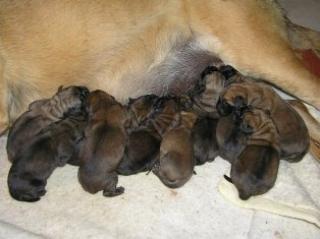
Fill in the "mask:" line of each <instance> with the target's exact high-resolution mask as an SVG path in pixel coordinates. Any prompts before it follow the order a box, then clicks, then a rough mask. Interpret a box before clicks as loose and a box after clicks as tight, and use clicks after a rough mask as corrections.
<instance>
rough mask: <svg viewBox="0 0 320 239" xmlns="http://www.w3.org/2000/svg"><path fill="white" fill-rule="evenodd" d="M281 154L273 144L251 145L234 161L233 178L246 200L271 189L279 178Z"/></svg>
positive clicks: (243, 198) (240, 193)
mask: <svg viewBox="0 0 320 239" xmlns="http://www.w3.org/2000/svg"><path fill="white" fill-rule="evenodd" d="M278 168H279V154H278V152H277V151H276V150H275V149H274V148H272V147H271V146H262V145H249V146H247V147H246V148H245V149H244V150H243V151H242V153H241V154H240V156H239V157H238V158H237V159H236V160H235V161H234V162H233V164H232V167H231V180H232V182H233V184H234V185H235V186H236V188H237V189H238V192H239V197H240V198H241V199H242V200H246V199H248V198H249V197H251V196H254V195H260V194H263V193H265V192H267V191H268V190H270V189H271V188H272V187H273V185H274V183H275V181H276V178H277V173H278Z"/></svg>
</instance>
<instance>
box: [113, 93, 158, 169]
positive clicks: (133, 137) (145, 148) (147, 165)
mask: <svg viewBox="0 0 320 239" xmlns="http://www.w3.org/2000/svg"><path fill="white" fill-rule="evenodd" d="M158 100H159V97H157V96H155V95H146V96H141V97H139V98H137V99H131V100H130V102H129V104H128V111H129V115H130V116H129V119H128V123H127V129H126V130H127V134H128V138H127V142H126V146H125V150H124V155H123V157H122V159H121V162H120V164H119V166H118V168H117V172H118V173H119V174H121V175H132V174H136V173H140V172H144V171H147V170H150V169H151V167H152V164H153V163H154V161H155V160H158V157H159V150H160V142H161V137H160V135H159V134H158V133H157V132H156V130H155V129H154V128H153V127H147V126H146V125H145V123H146V121H147V120H148V117H149V115H150V114H151V112H152V108H153V105H154V104H155V103H156V102H157V101H158Z"/></svg>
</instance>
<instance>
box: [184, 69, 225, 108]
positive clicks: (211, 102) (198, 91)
mask: <svg viewBox="0 0 320 239" xmlns="http://www.w3.org/2000/svg"><path fill="white" fill-rule="evenodd" d="M226 84H227V79H226V78H225V76H224V75H223V74H222V73H221V72H219V71H218V69H217V68H216V67H214V66H210V67H208V68H206V69H205V70H204V72H203V73H202V77H201V79H200V80H199V81H198V82H197V85H196V86H195V88H194V89H193V90H192V91H191V92H190V93H189V96H190V97H191V98H192V100H193V102H194V108H195V110H197V111H200V112H207V113H215V112H216V104H217V102H218V100H219V96H220V94H221V92H222V91H223V90H224V88H225V86H226Z"/></svg>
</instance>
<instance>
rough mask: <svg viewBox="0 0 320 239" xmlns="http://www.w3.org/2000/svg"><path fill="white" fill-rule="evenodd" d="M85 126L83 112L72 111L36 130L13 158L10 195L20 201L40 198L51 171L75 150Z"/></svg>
mask: <svg viewBox="0 0 320 239" xmlns="http://www.w3.org/2000/svg"><path fill="white" fill-rule="evenodd" d="M85 125H86V116H85V115H84V114H81V112H80V113H76V114H74V113H72V114H68V115H67V118H66V119H63V120H60V121H58V122H56V123H53V124H51V125H50V126H48V127H46V128H45V129H44V130H42V131H41V132H40V133H38V134H37V135H36V136H35V138H34V139H32V143H31V144H29V147H28V148H27V149H26V150H24V152H23V154H21V155H19V157H15V158H14V160H13V163H12V166H11V168H10V171H9V175H8V186H9V192H10V194H11V196H12V197H13V198H15V199H17V200H19V201H27V202H34V201H38V200H40V197H41V196H43V195H44V194H45V193H46V190H45V186H46V184H47V179H48V178H49V176H50V175H51V174H52V172H53V170H54V169H55V168H56V167H62V166H64V165H65V164H66V163H67V162H68V161H69V160H70V158H71V157H72V156H73V155H74V154H76V153H77V145H78V144H79V142H80V140H81V139H82V138H83V131H84V128H85Z"/></svg>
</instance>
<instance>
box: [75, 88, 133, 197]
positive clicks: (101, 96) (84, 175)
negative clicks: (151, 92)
mask: <svg viewBox="0 0 320 239" xmlns="http://www.w3.org/2000/svg"><path fill="white" fill-rule="evenodd" d="M87 112H88V114H89V119H88V125H87V127H86V129H85V139H84V140H83V142H82V148H81V150H80V153H79V160H80V168H79V173H78V178H79V182H80V183H81V185H82V187H83V188H84V189H85V190H86V191H88V192H90V193H97V192H98V191H101V190H103V195H104V196H107V197H111V196H117V195H120V194H122V193H123V192H124V188H123V187H117V183H118V175H117V172H116V170H117V167H118V165H119V163H120V161H121V158H122V156H123V153H124V149H125V145H126V132H125V128H124V125H125V122H126V120H127V112H126V109H125V108H124V107H123V106H122V105H121V104H120V103H118V102H117V101H116V100H115V99H114V98H113V97H112V96H111V95H109V94H107V93H105V92H103V91H100V90H96V91H93V92H91V93H90V94H89V96H88V99H87Z"/></svg>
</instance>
